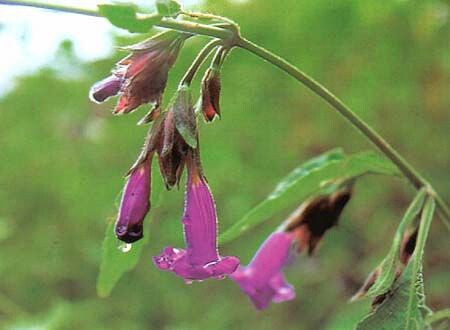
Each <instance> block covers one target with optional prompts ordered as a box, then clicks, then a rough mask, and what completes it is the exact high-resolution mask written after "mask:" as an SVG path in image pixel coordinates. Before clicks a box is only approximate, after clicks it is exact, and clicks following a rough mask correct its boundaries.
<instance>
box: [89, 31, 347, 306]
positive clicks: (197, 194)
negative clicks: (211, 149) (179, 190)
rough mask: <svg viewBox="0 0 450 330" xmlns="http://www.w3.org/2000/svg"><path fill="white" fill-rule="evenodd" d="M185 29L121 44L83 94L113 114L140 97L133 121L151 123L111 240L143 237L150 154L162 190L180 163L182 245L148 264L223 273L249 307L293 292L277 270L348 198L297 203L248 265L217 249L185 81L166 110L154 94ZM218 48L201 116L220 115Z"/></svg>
mask: <svg viewBox="0 0 450 330" xmlns="http://www.w3.org/2000/svg"><path fill="white" fill-rule="evenodd" d="M189 36H190V35H188V34H185V33H179V32H175V31H168V32H163V33H161V34H159V35H157V36H155V37H153V38H150V39H149V40H146V41H144V42H141V43H139V44H136V45H133V46H131V47H128V48H126V50H128V51H130V52H131V54H130V55H129V56H127V57H125V58H124V59H122V60H121V61H119V62H118V63H117V65H116V67H115V69H114V70H113V71H112V73H111V75H110V76H109V77H107V78H105V79H104V80H102V81H100V82H98V83H96V84H95V85H94V86H93V87H92V89H91V93H90V96H91V98H92V99H93V100H94V101H95V102H103V101H105V100H106V99H108V98H109V97H111V96H114V95H119V100H118V103H117V106H116V108H115V110H114V113H115V114H124V113H128V112H131V111H133V110H134V109H136V108H137V107H139V106H140V105H142V104H146V103H153V107H152V109H151V110H150V111H149V113H148V114H147V115H146V116H145V117H144V118H143V119H142V120H141V123H148V122H153V124H152V126H151V128H150V129H149V132H148V135H147V138H146V141H145V143H144V147H143V149H142V151H141V153H140V155H139V157H138V159H137V161H136V162H135V163H134V165H133V166H132V167H131V169H130V170H129V172H128V178H127V182H126V184H125V188H124V191H123V194H122V200H121V203H120V209H119V213H118V217H117V221H116V225H115V233H116V236H117V238H118V239H119V240H122V241H124V242H127V243H133V242H135V241H137V240H139V239H141V238H142V237H143V222H144V219H145V217H146V215H147V213H148V212H149V210H150V194H151V172H152V161H153V157H157V158H158V165H159V169H160V172H161V176H162V178H163V180H164V183H165V186H166V188H167V190H170V189H172V188H173V187H174V186H175V185H177V186H179V183H180V180H181V176H182V174H183V171H184V168H185V167H186V168H187V183H186V193H185V205H184V213H183V217H182V226H183V232H184V238H185V242H186V247H185V248H183V249H182V248H174V247H172V246H168V247H166V248H164V249H163V251H162V252H161V254H160V255H158V256H155V257H153V262H154V264H155V266H156V267H157V268H159V269H161V270H164V271H170V272H173V273H174V274H176V275H177V276H179V277H181V278H183V279H184V280H185V281H186V282H191V281H201V280H205V279H207V278H216V279H223V278H225V277H227V276H229V277H230V278H231V280H233V281H234V282H235V283H236V284H237V285H238V286H239V287H240V288H241V290H242V291H243V292H244V293H245V294H246V295H247V296H248V297H249V298H250V300H251V301H252V302H253V304H254V305H255V307H256V308H258V309H263V308H266V307H267V306H268V305H269V303H270V302H271V301H272V302H275V303H279V302H283V301H287V300H291V299H293V298H294V297H295V291H294V288H293V286H292V285H290V284H289V283H287V282H286V280H285V278H284V275H283V268H284V267H285V266H286V265H287V264H288V263H289V261H290V260H291V259H293V256H294V255H295V253H296V252H299V251H301V250H303V248H306V247H308V249H309V252H312V251H313V250H314V249H315V247H316V245H317V243H318V241H319V240H320V238H321V237H322V236H323V234H324V232H325V231H326V230H327V229H328V228H330V227H331V226H333V225H335V224H336V223H337V219H338V217H339V214H340V213H341V211H342V209H343V207H344V205H345V204H346V202H347V201H348V199H349V198H350V192H349V190H344V191H340V192H337V193H335V194H333V195H330V196H323V197H319V198H316V199H313V200H312V201H308V202H305V203H306V205H305V204H304V205H302V206H301V207H300V208H299V210H297V211H296V212H294V213H293V215H292V216H291V217H289V219H288V220H287V221H286V223H285V224H283V226H282V227H280V228H279V229H278V230H277V231H275V232H274V233H272V234H271V235H270V236H269V237H268V238H267V240H266V241H265V242H264V243H263V245H262V246H261V248H260V249H259V250H258V252H257V253H256V255H255V256H254V258H253V259H252V261H251V262H250V264H249V265H248V266H242V265H239V263H240V262H239V259H238V258H236V257H233V256H225V257H222V256H221V255H220V254H219V251H218V242H217V234H218V221H217V212H216V205H215V202H214V198H213V195H212V193H211V190H210V188H209V186H208V183H207V180H206V177H205V175H204V172H203V169H202V165H201V160H200V151H199V138H198V129H197V118H196V113H197V111H195V110H194V107H193V102H192V99H191V93H190V87H189V84H188V83H184V84H182V85H181V86H180V87H179V88H178V91H177V92H176V94H175V96H174V97H173V99H172V100H171V101H170V103H169V105H168V106H167V108H166V109H161V107H160V104H161V99H162V95H163V92H164V89H165V86H166V82H167V78H168V72H169V69H170V68H171V67H172V66H173V65H174V63H175V60H176V58H177V55H178V53H179V51H180V49H181V47H182V45H183V43H184V41H185V40H186V39H187V38H188V37H189ZM224 53H226V52H225V51H222V49H219V52H218V54H219V55H220V56H218V57H217V56H216V58H215V60H214V66H213V67H211V68H209V69H208V70H207V71H206V74H205V77H204V79H203V83H202V91H201V94H202V96H201V102H200V103H199V104H200V106H201V109H200V110H201V111H198V113H200V112H201V113H203V116H204V118H205V120H206V121H212V120H213V119H214V118H215V117H216V116H220V108H219V95H220V74H219V69H220V64H221V61H223V57H224V55H223V54H224Z"/></svg>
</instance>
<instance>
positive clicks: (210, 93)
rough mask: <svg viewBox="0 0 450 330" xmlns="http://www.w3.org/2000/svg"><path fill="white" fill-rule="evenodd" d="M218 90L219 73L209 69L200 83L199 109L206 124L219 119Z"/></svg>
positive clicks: (213, 68) (217, 70)
mask: <svg viewBox="0 0 450 330" xmlns="http://www.w3.org/2000/svg"><path fill="white" fill-rule="evenodd" d="M220 88H221V84H220V71H219V69H217V68H215V67H211V68H209V69H208V70H207V71H206V72H205V76H204V77H203V81H202V99H201V100H202V102H201V109H202V113H203V116H204V118H205V120H206V121H207V122H211V121H213V120H214V118H215V117H216V116H219V117H220V105H219V101H220Z"/></svg>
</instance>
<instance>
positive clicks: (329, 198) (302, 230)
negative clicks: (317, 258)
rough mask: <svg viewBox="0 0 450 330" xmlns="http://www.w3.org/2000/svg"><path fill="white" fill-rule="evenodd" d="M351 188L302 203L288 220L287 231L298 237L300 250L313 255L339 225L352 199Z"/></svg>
mask: <svg viewBox="0 0 450 330" xmlns="http://www.w3.org/2000/svg"><path fill="white" fill-rule="evenodd" d="M351 194H352V191H351V187H350V186H349V187H344V188H343V189H341V190H338V191H336V192H335V193H333V194H331V195H324V196H319V197H315V198H312V199H310V200H308V201H306V202H304V203H302V204H301V205H300V206H299V207H298V209H297V210H296V211H294V213H292V215H290V216H289V218H288V219H287V220H286V230H287V231H293V232H295V233H296V235H297V237H298V242H299V246H298V249H299V251H300V250H304V249H305V248H307V249H308V254H309V255H311V254H312V253H313V252H314V251H315V250H316V248H317V246H318V244H319V242H320V240H321V239H322V237H323V235H324V234H325V232H326V231H327V230H328V229H330V228H331V227H333V226H335V225H337V223H338V220H339V217H340V215H341V213H342V211H343V210H344V207H345V205H346V204H347V202H348V201H349V200H350V198H351Z"/></svg>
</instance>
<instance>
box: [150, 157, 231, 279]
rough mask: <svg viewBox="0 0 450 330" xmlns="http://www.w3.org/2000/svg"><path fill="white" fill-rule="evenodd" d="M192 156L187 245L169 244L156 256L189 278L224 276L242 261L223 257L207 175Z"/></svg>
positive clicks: (159, 264)
mask: <svg viewBox="0 0 450 330" xmlns="http://www.w3.org/2000/svg"><path fill="white" fill-rule="evenodd" d="M193 163H195V161H193V160H192V159H191V160H190V161H189V162H188V183H187V190H186V195H185V198H186V199H185V209H184V215H183V220H182V223H183V227H184V236H185V241H186V249H176V248H172V247H167V248H166V249H165V250H164V251H163V252H162V253H161V254H160V255H159V256H156V257H154V258H153V261H154V263H155V265H156V266H157V267H158V268H160V269H161V270H168V271H173V272H174V273H175V274H176V275H178V276H180V277H182V278H184V279H185V280H187V281H191V280H204V279H206V278H209V277H214V278H219V279H221V278H224V277H225V276H227V275H229V274H231V273H233V272H234V271H235V270H236V268H237V267H238V265H239V259H238V258H236V257H221V256H220V255H219V253H218V250H217V214H216V207H215V203H214V199H213V197H212V194H211V191H210V189H209V186H208V184H207V183H206V180H205V178H204V177H203V176H202V174H201V173H200V171H199V170H198V168H196V166H195V165H194V164H193Z"/></svg>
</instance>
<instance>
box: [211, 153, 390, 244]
mask: <svg viewBox="0 0 450 330" xmlns="http://www.w3.org/2000/svg"><path fill="white" fill-rule="evenodd" d="M367 173H373V174H386V175H398V170H397V168H396V167H395V166H394V165H393V164H392V163H391V162H390V161H389V160H387V159H385V158H382V157H381V156H379V155H378V154H376V153H373V152H363V153H359V154H355V155H352V156H345V155H344V154H343V153H342V151H339V150H333V151H330V152H328V153H325V154H324V155H321V156H319V157H316V158H314V159H312V160H310V161H308V162H306V163H304V164H303V165H301V166H299V167H298V168H296V169H295V170H294V171H293V172H291V173H290V174H289V175H288V176H287V177H286V178H285V179H283V180H282V181H281V182H280V183H279V184H278V185H277V187H276V188H275V190H274V191H273V192H272V193H271V194H270V195H269V196H268V197H267V198H266V199H265V200H264V201H262V202H261V203H260V204H258V205H257V206H256V207H254V208H253V209H251V210H250V211H249V212H248V213H247V214H246V215H244V217H243V218H241V219H240V220H239V221H238V222H237V223H235V224H234V225H233V226H232V227H231V228H230V229H228V230H227V231H226V232H225V233H223V234H222V235H221V236H220V242H221V243H224V242H228V241H231V240H232V239H235V238H236V237H238V236H239V235H241V234H242V233H244V232H245V231H247V230H248V229H250V228H252V227H254V226H256V225H258V224H260V223H262V222H264V221H266V220H268V219H269V218H270V217H271V216H272V215H274V214H276V213H277V212H280V211H282V210H284V209H285V208H287V207H289V206H292V205H293V204H299V203H300V202H301V201H303V200H305V199H306V198H307V197H310V196H312V195H314V194H317V193H319V192H320V191H321V189H322V185H323V183H324V182H326V181H330V180H336V179H351V178H354V177H357V176H360V175H363V174H367Z"/></svg>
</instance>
